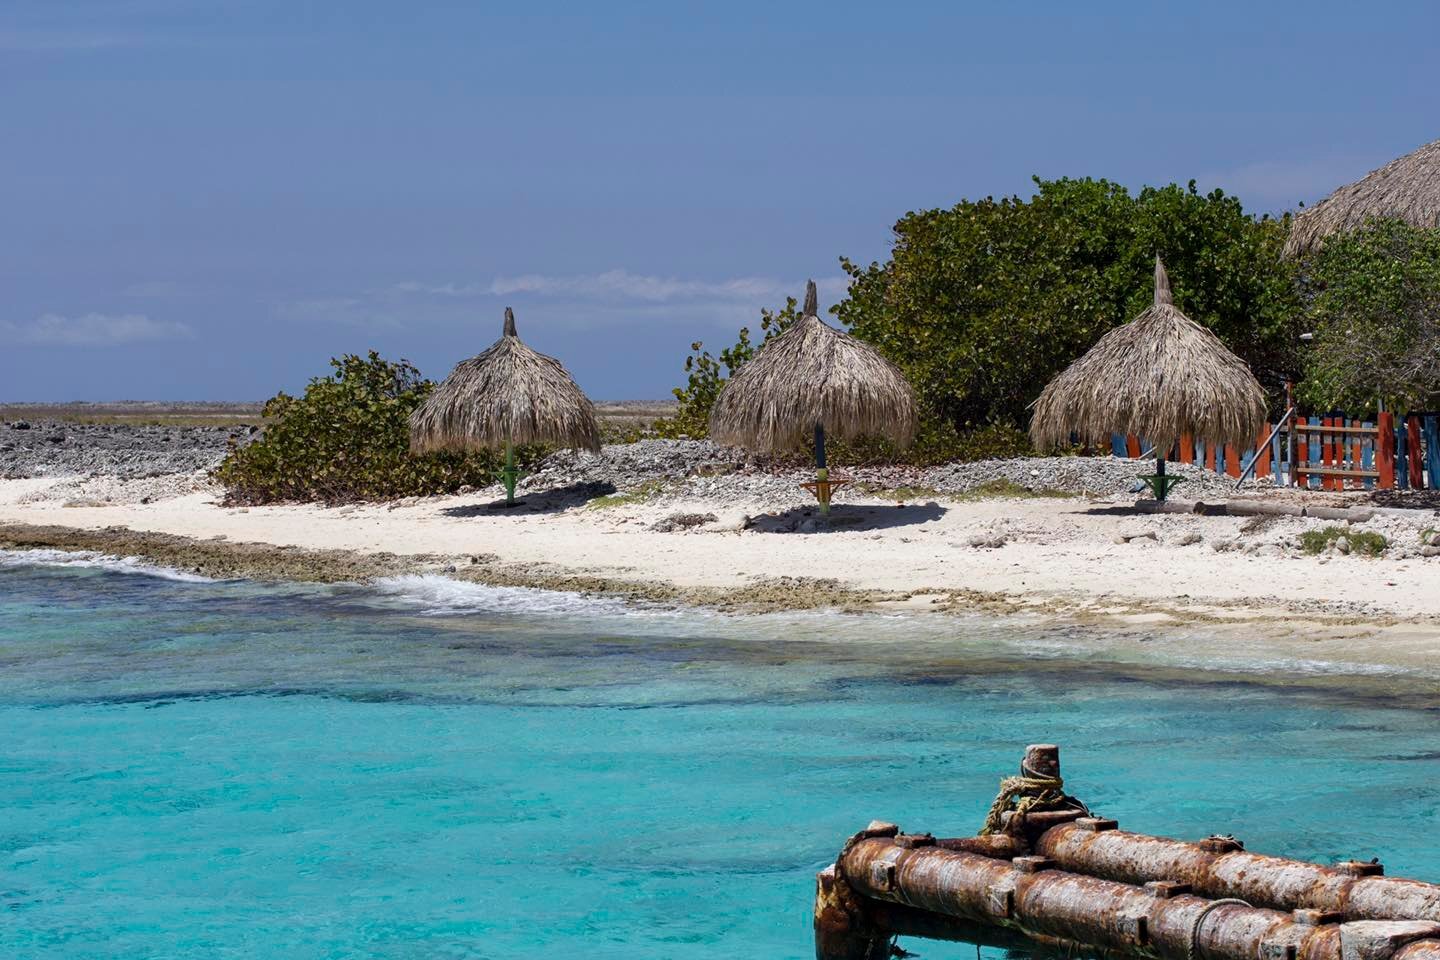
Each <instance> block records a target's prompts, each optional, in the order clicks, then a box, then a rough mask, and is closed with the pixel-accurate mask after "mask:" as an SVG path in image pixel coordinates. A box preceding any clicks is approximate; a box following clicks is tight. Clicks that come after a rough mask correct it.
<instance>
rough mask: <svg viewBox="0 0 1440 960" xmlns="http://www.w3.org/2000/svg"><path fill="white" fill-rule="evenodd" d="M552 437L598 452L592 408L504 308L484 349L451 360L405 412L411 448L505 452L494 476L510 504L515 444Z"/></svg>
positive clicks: (560, 443)
mask: <svg viewBox="0 0 1440 960" xmlns="http://www.w3.org/2000/svg"><path fill="white" fill-rule="evenodd" d="M517 443H519V444H525V443H553V444H556V445H558V446H564V447H573V448H575V449H584V450H599V449H600V427H599V425H598V424H596V422H595V406H594V404H592V403H591V402H590V398H589V397H587V396H585V394H584V393H583V392H582V391H581V390H580V388H579V387H578V386H576V384H575V381H574V380H572V379H571V378H570V374H568V373H566V372H565V367H564V366H562V365H561V363H560V361H559V360H556V359H555V358H554V357H547V356H545V354H543V353H536V352H535V351H534V350H531V349H530V348H529V347H527V346H525V344H523V343H521V342H520V337H519V336H518V335H517V334H516V333H515V313H514V311H512V310H511V309H510V308H509V307H506V308H505V330H504V333H503V334H502V335H501V337H500V339H499V340H497V341H495V342H494V343H493V344H491V345H490V347H489V348H488V349H486V350H485V352H484V353H482V354H480V355H479V356H476V357H471V358H470V359H469V360H462V361H461V362H460V363H458V364H456V365H455V369H454V370H453V371H451V373H450V376H448V377H446V378H445V382H444V383H442V384H440V385H439V386H438V387H436V388H435V391H434V392H433V393H431V394H430V397H429V398H428V399H427V400H426V401H425V402H424V403H423V404H421V405H420V407H419V408H418V409H416V411H415V412H414V413H412V414H411V415H410V449H411V450H412V451H413V452H415V453H425V452H426V451H429V450H475V449H491V450H494V449H498V448H504V450H505V466H504V468H503V469H502V470H500V472H499V473H498V474H497V476H498V479H499V480H500V482H501V483H503V484H504V485H505V503H506V504H507V505H509V506H513V505H514V504H515V502H516V501H515V484H516V481H518V480H519V477H520V472H519V470H517V469H516V467H515V444H517Z"/></svg>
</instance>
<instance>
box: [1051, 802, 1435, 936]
mask: <svg viewBox="0 0 1440 960" xmlns="http://www.w3.org/2000/svg"><path fill="white" fill-rule="evenodd" d="M1113 823H1114V821H1104V820H1098V819H1094V818H1092V819H1089V820H1081V821H1078V822H1076V823H1067V824H1061V825H1059V826H1055V827H1052V828H1050V829H1049V830H1047V831H1045V833H1044V834H1042V835H1041V836H1040V837H1039V839H1038V840H1037V841H1036V846H1035V852H1036V853H1038V854H1040V855H1042V856H1045V857H1049V858H1050V859H1051V860H1054V861H1055V864H1056V866H1058V867H1060V868H1061V869H1063V870H1073V871H1075V872H1077V873H1085V874H1089V875H1090V876H1095V877H1101V878H1104V879H1106V880H1116V881H1119V882H1121V883H1148V882H1149V881H1152V880H1168V881H1174V882H1178V883H1184V884H1188V885H1189V886H1190V888H1191V889H1192V890H1193V891H1194V892H1195V893H1198V894H1201V895H1202V896H1207V897H1236V898H1238V899H1241V900H1246V901H1248V902H1250V903H1253V904H1255V905H1256V906H1265V907H1272V908H1274V909H1276V910H1298V909H1311V910H1322V911H1326V912H1335V913H1339V914H1340V915H1341V917H1342V918H1343V919H1345V920H1400V919H1404V920H1430V921H1436V922H1440V884H1433V883H1422V882H1420V881H1418V880H1404V879H1401V878H1399V877H1385V876H1380V875H1379V874H1380V873H1381V871H1382V870H1383V868H1381V867H1380V866H1379V865H1378V864H1373V863H1362V862H1356V861H1351V862H1347V863H1342V864H1339V865H1337V866H1334V867H1327V866H1322V865H1320V864H1316V863H1306V862H1304V861H1302V860H1288V859H1285V858H1283V857H1270V856H1264V855H1262V854H1256V853H1248V852H1246V851H1244V850H1242V849H1239V846H1238V844H1234V843H1228V842H1226V841H1224V840H1219V841H1208V842H1206V843H1188V842H1186V841H1183V840H1170V839H1168V838H1165V837H1153V836H1149V835H1146V834H1143V833H1130V832H1128V831H1124V830H1118V829H1109V827H1111V826H1113ZM1097 825H1098V826H1099V829H1097Z"/></svg>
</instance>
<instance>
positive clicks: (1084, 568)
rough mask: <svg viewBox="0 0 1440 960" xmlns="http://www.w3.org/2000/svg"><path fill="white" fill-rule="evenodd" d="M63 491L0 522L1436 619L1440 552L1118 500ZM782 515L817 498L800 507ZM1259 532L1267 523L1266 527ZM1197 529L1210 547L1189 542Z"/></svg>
mask: <svg viewBox="0 0 1440 960" xmlns="http://www.w3.org/2000/svg"><path fill="white" fill-rule="evenodd" d="M55 482H56V481H53V480H5V481H0V522H11V523H27V524H58V525H62V526H69V527H80V528H92V529H93V528H99V527H105V526H126V527H129V528H131V529H133V530H144V531H155V532H162V533H171V534H178V535H182V536H187V537H193V538H197V539H212V538H220V537H223V538H226V539H229V540H232V541H242V540H243V541H259V542H264V543H271V544H276V545H294V546H301V547H310V548H337V549H348V550H355V551H361V552H374V551H390V552H393V553H399V554H440V555H445V556H450V557H454V558H457V559H459V560H461V562H463V558H466V557H468V556H469V555H473V554H480V553H488V554H496V555H498V556H499V557H501V558H502V559H503V560H505V561H507V562H510V561H513V562H516V563H526V564H535V563H544V564H548V565H553V566H554V567H556V568H559V569H563V570H566V571H570V572H576V573H585V574H593V575H600V576H605V577H612V578H619V579H628V580H636V581H646V582H656V581H660V582H669V583H673V584H676V585H678V586H708V587H731V586H739V585H743V584H746V583H748V582H753V581H754V580H755V579H757V578H766V577H776V576H781V575H789V576H796V577H816V578H834V579H836V580H838V581H840V582H841V583H842V584H843V585H846V586H850V587H854V588H858V589H879V590H891V591H903V592H907V593H912V592H921V593H924V594H933V593H942V592H948V591H979V592H983V593H988V594H1000V595H1004V596H1006V597H1011V598H1016V599H1019V600H1021V601H1023V602H1024V603H1026V604H1028V605H1031V606H1042V607H1047V608H1051V609H1056V610H1059V609H1062V608H1063V609H1068V610H1084V611H1092V612H1093V611H1104V610H1112V611H1121V612H1124V611H1123V608H1125V607H1126V606H1127V605H1130V604H1137V603H1138V604H1140V605H1143V606H1145V607H1146V608H1155V609H1164V610H1181V609H1184V610H1190V611H1192V612H1199V611H1205V612H1208V613H1211V614H1214V613H1219V614H1221V615H1225V616H1236V615H1239V614H1255V613H1265V614H1268V615H1292V616H1293V615H1297V614H1300V613H1309V612H1313V613H1315V614H1326V615H1329V616H1330V617H1336V616H1351V617H1352V618H1353V617H1357V616H1358V617H1360V618H1364V619H1371V618H1379V619H1385V620H1403V621H1409V622H1412V623H1414V624H1415V625H1417V626H1421V625H1423V626H1425V627H1427V628H1434V627H1436V624H1437V623H1440V558H1418V557H1416V558H1412V559H1406V560H1393V559H1379V560H1373V559H1367V558H1362V557H1358V556H1345V557H1339V556H1336V557H1311V556H1295V555H1285V556H1272V555H1265V553H1266V551H1269V552H1276V553H1278V552H1279V551H1280V548H1279V547H1278V546H1263V547H1262V549H1261V552H1260V553H1245V552H1242V551H1241V550H1238V549H1237V550H1233V551H1229V552H1217V551H1216V550H1214V549H1213V548H1212V544H1213V543H1214V542H1215V541H1217V540H1218V541H1236V539H1237V537H1238V538H1239V539H1238V541H1237V542H1238V543H1239V544H1240V545H1242V546H1243V545H1244V544H1246V543H1251V544H1253V543H1256V542H1259V543H1261V544H1268V543H1273V542H1277V541H1278V542H1285V541H1292V542H1293V539H1294V537H1295V536H1296V535H1298V533H1299V531H1300V530H1302V529H1305V527H1306V526H1307V525H1308V526H1318V525H1320V524H1319V522H1317V521H1304V520H1298V519H1297V520H1291V519H1288V518H1286V519H1283V520H1279V521H1277V522H1273V523H1267V524H1264V525H1257V524H1253V523H1252V524H1251V525H1250V526H1251V528H1252V530H1251V532H1250V533H1248V534H1242V533H1241V531H1242V529H1244V528H1245V527H1246V523H1247V521H1245V520H1244V519H1242V518H1237V517H1200V516H1193V515H1162V516H1134V515H1129V516H1127V515H1119V514H1118V513H1117V511H1119V510H1121V509H1122V508H1121V506H1120V505H1117V504H1108V503H1095V502H1090V501H1086V500H1080V499H1076V500H1049V499H1039V500H1010V499H997V500H983V501H978V502H965V503H949V504H940V505H930V506H928V507H927V506H925V505H912V506H907V507H905V508H897V507H896V506H894V505H883V504H882V503H881V502H880V501H868V503H869V504H872V505H873V506H871V507H870V508H869V510H868V512H864V513H863V514H862V515H861V516H860V523H859V524H858V527H857V528H845V527H843V526H842V527H840V528H838V529H832V530H829V531H825V532H818V533H798V532H791V533H779V532H763V531H757V530H746V531H743V532H742V531H740V530H739V529H738V528H739V526H740V523H741V521H742V519H743V516H742V512H741V511H740V510H737V509H736V508H735V507H734V506H733V505H731V506H729V507H728V508H727V507H723V506H720V505H718V504H715V503H709V502H706V501H704V500H695V501H689V502H681V503H676V502H674V501H670V502H667V503H665V504H663V505H657V504H639V505H635V504H627V505H620V506H612V507H606V508H600V509H596V508H593V507H591V508H586V507H577V508H572V509H569V510H566V511H563V512H557V513H548V514H534V513H531V514H526V513H508V512H505V511H494V512H489V511H478V512H477V509H476V508H477V507H479V506H480V504H481V503H482V501H481V500H480V499H479V498H476V497H444V498H434V499H428V500H424V501H420V502H418V503H414V504H410V505H374V506H362V507H348V508H340V509H328V508H324V507H318V506H274V507H254V508H249V509H233V508H226V507H222V506H219V505H218V504H217V503H216V498H215V495H214V493H213V492H212V493H199V494H190V495H187V496H182V497H177V498H174V499H169V500H164V501H161V502H156V503H150V504H138V503H137V504H115V505H96V506H90V505H84V506H64V505H62V503H61V502H60V501H55V500H52V501H40V502H35V493H36V491H43V490H44V488H45V486H46V485H47V484H53V483H55ZM24 500H28V501H30V502H22V501H24ZM71 502H74V501H71ZM82 502H83V503H86V504H89V503H93V501H82ZM784 506H786V507H802V506H804V503H803V501H802V500H801V499H800V498H799V497H797V498H796V500H795V501H794V503H792V504H788V505H784ZM467 508H468V509H467ZM772 508H773V506H772ZM846 509H849V510H854V509H855V508H854V507H847V508H846ZM762 510H763V507H762V505H758V504H757V505H753V506H751V507H750V511H751V512H753V513H755V514H757V515H759V514H761V512H762ZM675 512H696V513H706V512H714V513H716V514H717V515H718V516H719V522H717V523H714V524H708V525H706V526H705V527H702V528H699V529H696V530H692V531H688V532H677V533H657V532H653V531H651V530H650V529H649V526H650V525H651V524H652V523H654V522H655V521H656V520H659V519H660V518H662V517H664V516H666V515H668V514H672V513H675ZM839 516H841V517H843V516H845V514H844V513H841V514H839ZM852 516H853V514H852ZM1430 519H1431V520H1432V522H1436V525H1440V521H1434V518H1430ZM1425 520H1426V518H1425V517H1424V516H1423V515H1421V516H1419V517H1417V518H1416V520H1415V521H1414V522H1413V523H1405V522H1398V521H1392V520H1388V519H1387V520H1386V521H1384V522H1385V523H1389V524H1390V526H1388V527H1378V529H1382V532H1385V533H1387V535H1389V536H1391V538H1392V540H1397V539H1399V538H1404V537H1414V538H1416V539H1418V537H1419V532H1420V530H1421V529H1422V528H1423V525H1424V523H1425ZM762 521H763V518H762ZM1379 522H1380V521H1377V523H1379ZM1256 526H1263V527H1264V529H1262V530H1258V531H1257V530H1254V529H1253V528H1254V527H1256ZM1365 526H1367V527H1371V526H1374V524H1366V525H1365ZM1143 532H1153V533H1155V535H1156V537H1158V540H1151V539H1138V540H1134V541H1132V542H1130V543H1124V544H1121V543H1116V542H1114V540H1115V538H1116V536H1117V535H1118V534H1134V533H1143ZM1185 534H1199V535H1200V536H1201V537H1202V538H1203V539H1202V540H1201V542H1199V543H1197V544H1189V545H1180V541H1181V539H1182V537H1183V536H1184V535H1185ZM997 535H1004V536H1005V538H1006V542H1005V544H1004V545H1003V546H1000V547H998V548H993V549H987V548H983V547H980V548H977V547H974V546H970V545H969V541H970V540H971V538H972V537H975V536H980V537H984V538H991V537H995V536H997ZM920 599H922V600H923V599H924V598H923V597H922V598H920ZM1132 612H1133V611H1132ZM1437 636H1440V633H1437Z"/></svg>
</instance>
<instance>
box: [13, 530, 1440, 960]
mask: <svg viewBox="0 0 1440 960" xmlns="http://www.w3.org/2000/svg"><path fill="white" fill-rule="evenodd" d="M37 560H40V561H46V562H45V563H42V564H36V563H35V562H34V561H37ZM56 560H57V558H55V557H51V556H47V555H25V556H17V555H9V556H8V557H4V556H0V733H3V738H0V904H3V907H4V909H3V911H0V956H4V957H17V958H30V957H35V958H42V957H43V958H62V960H63V958H82V957H83V958H110V957H115V958H121V957H124V958H129V960H133V958H148V957H154V958H161V957H164V958H202V957H204V958H215V957H286V958H322V957H337V958H338V957H377V958H382V957H383V958H422V957H423V958H444V957H497V958H498V957H517V956H533V957H677V958H689V957H727V958H728V957H743V958H762V957H763V958H784V957H807V956H810V955H811V951H812V947H811V941H810V927H809V924H810V900H811V896H812V889H813V876H814V873H815V871H816V870H818V869H820V868H821V867H822V866H824V865H825V864H826V863H828V862H829V861H830V860H831V859H833V857H834V855H835V853H836V851H837V850H838V848H839V846H840V844H841V843H842V842H843V841H844V839H845V837H846V836H848V835H849V834H850V833H852V832H854V831H855V830H856V829H858V828H859V827H861V826H863V825H864V824H865V823H866V822H867V821H868V820H870V819H871V818H874V817H881V818H885V819H890V820H895V821H897V822H899V823H900V824H902V825H903V826H906V827H908V828H913V829H917V830H933V831H935V832H936V833H939V834H949V835H959V834H965V833H970V832H973V831H974V829H975V828H976V827H977V826H978V824H979V822H980V820H981V819H982V815H983V812H984V809H985V807H986V805H987V804H988V801H989V799H990V797H991V796H992V795H993V792H994V788H995V783H996V780H997V778H998V777H999V776H1000V775H1001V774H1004V773H1006V772H1009V771H1010V770H1011V769H1012V768H1013V767H1014V765H1015V763H1016V760H1017V758H1018V756H1019V753H1020V751H1021V750H1022V749H1023V747H1024V745H1025V744H1026V743H1028V742H1033V741H1053V742H1058V743H1060V744H1062V746H1063V749H1064V761H1063V762H1064V766H1065V774H1066V779H1067V782H1068V785H1069V787H1070V789H1071V790H1072V792H1075V793H1076V794H1078V795H1079V796H1081V797H1083V798H1084V799H1085V800H1087V801H1088V802H1089V803H1090V805H1091V806H1092V807H1093V808H1095V809H1097V810H1099V811H1101V812H1104V813H1105V814H1107V815H1110V816H1115V817H1118V818H1119V819H1120V820H1121V822H1122V825H1124V826H1126V827H1129V828H1131V829H1138V830H1146V831H1154V832H1161V833H1169V834H1172V835H1178V836H1186V837H1198V836H1204V835H1207V834H1210V833H1213V832H1225V833H1231V832H1233V833H1235V834H1236V835H1237V836H1240V837H1241V838H1242V839H1244V840H1245V841H1247V844H1248V846H1249V848H1250V849H1255V850H1263V851H1271V852H1278V853H1285V854H1290V855H1295V856H1301V857H1306V858H1317V859H1332V858H1339V857H1351V856H1359V857H1365V858H1368V857H1371V856H1379V857H1381V858H1382V859H1383V860H1384V861H1385V862H1386V864H1387V868H1388V869H1389V872H1391V873H1394V874H1409V875H1415V876H1421V877H1424V878H1427V879H1440V783H1437V776H1436V775H1437V773H1440V724H1437V721H1440V710H1436V709H1433V708H1431V709H1426V708H1424V704H1425V703H1426V700H1425V698H1424V697H1421V698H1419V699H1418V700H1417V699H1412V700H1410V701H1409V702H1408V705H1407V706H1406V707H1404V708H1400V707H1397V706H1394V705H1387V704H1386V703H1385V702H1381V701H1374V700H1368V701H1367V700H1360V699H1357V698H1354V697H1350V698H1344V697H1339V696H1332V695H1329V694H1325V693H1317V692H1295V691H1293V690H1292V691H1289V692H1287V691H1286V690H1284V689H1283V688H1276V687H1272V686H1266V685H1263V684H1259V683H1256V684H1248V683H1237V682H1225V683H1203V682H1185V683H1181V682H1173V681H1164V682H1162V681H1159V680H1149V679H1144V677H1145V676H1146V675H1148V674H1147V671H1145V670H1140V669H1136V668H1134V667H1133V666H1132V667H1127V668H1124V669H1112V668H1109V667H1105V666H1103V665H1101V664H1097V663H1096V662H1094V661H1093V660H1091V661H1089V662H1086V660H1085V658H1083V657H1082V656H1080V654H1079V653H1078V648H1077V647H1076V646H1075V645H1074V643H1073V641H1074V639H1075V637H1074V636H1073V635H1071V634H1068V633H1067V632H1066V631H1062V630H1057V629H1056V628H1053V627H1041V626H1026V625H1024V624H1018V623H1008V624H1007V623H998V622H988V621H984V620H979V619H972V620H951V619H948V618H939V617H931V618H915V619H902V618H879V617H842V616H830V615H805V616H799V615H794V616H783V617H782V616H776V617H749V618H725V617H720V616H718V615H709V614H703V613H696V612H691V613H675V612H666V611H659V610H634V609H627V608H625V607H623V606H621V605H619V604H615V603H609V602H603V601H582V600H579V599H577V598H572V597H566V596H563V595H554V594H543V593H538V592H533V591H523V590H496V589H488V588H482V587H474V586H466V585H460V584H453V583H450V582H448V581H443V580H435V579H428V578H400V579H397V580H394V581H389V582H387V583H384V584H381V585H379V586H377V587H337V588H320V587H301V586H288V587H287V586H266V585H257V584H247V583H209V582H196V581H185V580H177V579H170V578H166V577H163V576H156V575H150V574H147V573H144V572H142V571H141V570H139V569H137V568H134V567H133V566H126V565H123V564H115V563H99V562H97V563H94V564H88V563H86V564H79V565H77V564H68V565H54V563H55V561H56ZM910 946H911V947H912V948H913V949H917V950H919V951H920V952H921V953H922V955H923V956H925V957H970V956H973V953H974V951H973V948H968V947H963V946H957V945H941V944H928V943H926V944H914V943H912V944H910Z"/></svg>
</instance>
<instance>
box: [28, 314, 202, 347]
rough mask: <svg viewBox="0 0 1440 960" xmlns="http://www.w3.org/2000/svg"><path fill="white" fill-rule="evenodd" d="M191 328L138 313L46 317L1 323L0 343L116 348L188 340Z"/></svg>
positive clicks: (191, 333) (47, 315)
mask: <svg viewBox="0 0 1440 960" xmlns="http://www.w3.org/2000/svg"><path fill="white" fill-rule="evenodd" d="M193 336H194V332H193V331H192V330H191V329H190V327H189V326H187V325H186V324H183V323H179V322H177V321H173V320H151V319H150V318H149V317H147V316H145V315H143V314H138V313H126V314H119V315H116V314H106V313H87V314H84V315H82V316H78V317H64V316H61V315H60V314H58V313H47V314H45V315H44V316H42V317H40V318H38V319H36V320H33V321H31V322H29V323H14V322H0V340H10V341H12V342H17V343H26V344H36V345H43V346H60V347H113V346H117V345H119V344H124V343H141V342H145V341H155V340H188V339H190V338H191V337H193Z"/></svg>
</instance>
